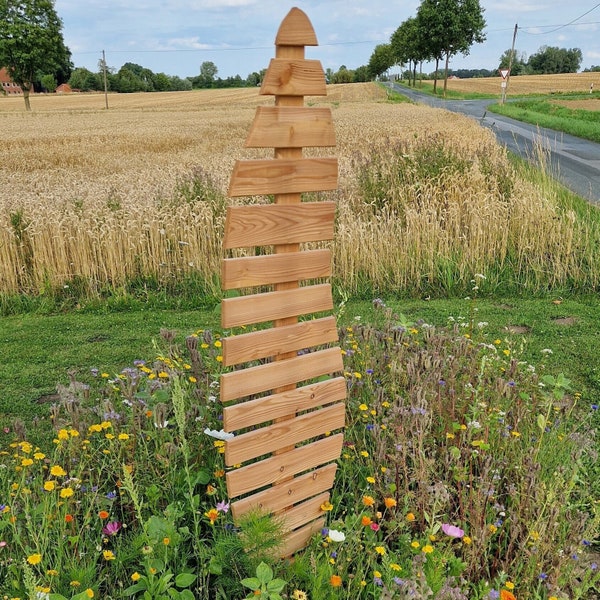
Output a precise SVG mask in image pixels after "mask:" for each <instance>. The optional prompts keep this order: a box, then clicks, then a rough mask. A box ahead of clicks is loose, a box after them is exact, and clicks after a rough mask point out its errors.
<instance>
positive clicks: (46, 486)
mask: <svg viewBox="0 0 600 600" xmlns="http://www.w3.org/2000/svg"><path fill="white" fill-rule="evenodd" d="M55 487H56V481H53V480H52V479H51V480H50V481H45V482H44V489H45V490H46V491H47V492H51V491H53V490H54V488H55Z"/></svg>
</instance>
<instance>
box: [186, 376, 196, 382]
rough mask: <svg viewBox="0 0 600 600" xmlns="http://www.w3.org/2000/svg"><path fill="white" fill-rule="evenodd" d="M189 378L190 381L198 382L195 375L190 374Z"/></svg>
mask: <svg viewBox="0 0 600 600" xmlns="http://www.w3.org/2000/svg"><path fill="white" fill-rule="evenodd" d="M188 380H189V382H190V383H196V382H197V381H198V380H197V379H196V378H195V377H194V376H193V375H190V376H189V377H188Z"/></svg>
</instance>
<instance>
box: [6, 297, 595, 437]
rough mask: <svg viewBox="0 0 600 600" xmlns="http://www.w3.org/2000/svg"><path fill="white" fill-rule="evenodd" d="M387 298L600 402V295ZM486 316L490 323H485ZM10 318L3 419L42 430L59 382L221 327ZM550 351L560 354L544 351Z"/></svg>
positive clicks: (182, 317)
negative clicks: (491, 341) (488, 342)
mask: <svg viewBox="0 0 600 600" xmlns="http://www.w3.org/2000/svg"><path fill="white" fill-rule="evenodd" d="M386 301H387V303H388V305H389V306H390V307H391V308H393V309H394V310H395V311H396V312H397V314H398V315H399V317H398V318H399V321H402V317H400V315H404V317H405V318H406V319H407V320H409V321H418V320H420V319H422V320H424V321H426V322H428V323H431V324H433V325H447V324H448V323H450V322H451V319H453V320H454V321H455V322H457V323H463V324H464V327H465V329H464V331H465V332H470V333H471V334H474V333H476V332H477V330H479V329H483V328H484V329H485V330H486V332H487V333H488V334H489V335H490V336H492V337H494V338H497V339H501V340H505V339H506V340H508V342H509V343H510V345H511V347H514V348H515V350H517V349H518V350H519V351H520V352H522V356H523V359H524V360H527V361H529V362H532V363H534V364H535V363H537V362H539V361H540V360H541V359H542V358H544V363H545V365H546V367H545V368H546V369H548V372H550V373H553V374H558V373H559V372H564V373H566V374H568V376H569V377H570V378H571V379H572V380H573V382H574V386H575V387H576V389H577V391H578V392H580V393H581V394H582V397H583V398H584V399H585V401H586V402H588V403H589V404H598V403H600V365H598V362H597V360H596V354H595V353H596V349H597V348H598V346H599V345H600V332H599V331H598V328H597V323H598V322H599V321H600V300H599V299H598V298H597V297H594V296H590V297H581V298H578V297H574V298H568V299H564V300H563V299H561V298H558V297H556V296H554V297H547V298H540V299H528V300H526V299H523V298H504V299H492V298H485V299H483V298H482V299H477V300H476V301H467V300H462V299H454V300H429V301H423V300H393V299H389V298H388V299H387V300H386ZM358 317H360V320H361V321H362V322H375V321H376V320H377V318H378V316H377V313H375V312H374V311H373V308H372V303H371V302H370V301H349V302H348V303H346V304H345V305H343V309H342V310H341V314H340V320H341V323H342V324H344V323H345V324H351V323H353V322H355V320H356V319H355V318H358ZM470 322H472V323H473V324H474V331H473V329H472V328H471V326H470V325H469V323H470ZM481 323H487V325H481V326H480V327H478V325H477V324H481ZM1 325H2V335H1V338H0V340H1V342H2V343H1V344H0V382H2V394H0V415H1V418H2V426H3V427H12V421H13V419H15V418H17V419H20V420H22V421H24V422H25V424H26V425H27V426H28V427H31V426H32V425H33V424H34V423H36V422H38V421H40V426H41V427H42V430H43V429H45V428H46V425H47V423H46V425H44V420H45V419H47V417H48V414H49V411H48V408H49V405H50V404H51V403H52V402H53V401H54V400H55V394H56V389H57V384H62V385H67V384H68V382H69V372H72V373H76V375H77V377H79V378H84V379H85V377H89V373H90V369H92V368H97V369H99V370H100V371H102V372H107V373H109V374H110V375H111V376H113V375H115V374H116V373H119V372H120V371H121V370H122V369H123V368H125V367H127V366H128V365H130V364H131V363H132V362H133V361H134V360H136V359H144V360H151V359H153V358H154V354H155V353H156V350H155V349H154V348H153V343H154V341H156V340H159V338H160V330H161V329H168V330H175V331H177V332H178V338H177V339H178V341H179V342H182V340H183V339H184V338H185V336H187V335H189V334H191V333H193V332H194V331H197V330H199V329H204V328H210V329H217V328H218V326H219V311H218V309H202V310H187V311H185V310H184V311H181V310H180V311H175V310H152V311H140V310H137V311H128V312H115V313H81V312H72V313H67V314H62V315H37V314H25V315H19V316H11V317H3V318H2V320H1ZM521 349H522V350H521ZM546 349H549V350H551V351H552V354H550V353H545V352H544V351H545V350H546ZM40 432H41V431H40Z"/></svg>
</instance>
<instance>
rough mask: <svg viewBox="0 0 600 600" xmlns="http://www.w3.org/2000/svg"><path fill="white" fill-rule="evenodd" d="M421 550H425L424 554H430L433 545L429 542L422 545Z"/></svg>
mask: <svg viewBox="0 0 600 600" xmlns="http://www.w3.org/2000/svg"><path fill="white" fill-rule="evenodd" d="M422 552H425V554H431V553H432V552H433V546H431V545H430V544H427V545H426V546H423V548H422Z"/></svg>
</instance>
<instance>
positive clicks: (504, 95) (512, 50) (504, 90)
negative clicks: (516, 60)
mask: <svg viewBox="0 0 600 600" xmlns="http://www.w3.org/2000/svg"><path fill="white" fill-rule="evenodd" d="M518 30H519V24H518V23H515V32H514V33H513V40H512V47H511V49H510V56H509V57H508V74H507V75H506V82H505V83H506V85H505V86H504V88H503V93H502V104H504V101H505V100H506V92H508V81H509V80H510V69H511V67H512V63H513V56H514V55H515V42H516V40H517V31H518Z"/></svg>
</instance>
